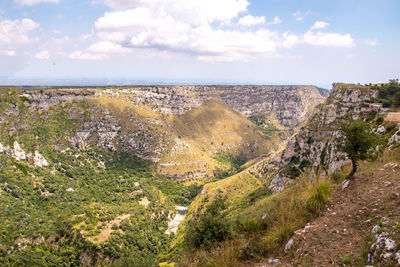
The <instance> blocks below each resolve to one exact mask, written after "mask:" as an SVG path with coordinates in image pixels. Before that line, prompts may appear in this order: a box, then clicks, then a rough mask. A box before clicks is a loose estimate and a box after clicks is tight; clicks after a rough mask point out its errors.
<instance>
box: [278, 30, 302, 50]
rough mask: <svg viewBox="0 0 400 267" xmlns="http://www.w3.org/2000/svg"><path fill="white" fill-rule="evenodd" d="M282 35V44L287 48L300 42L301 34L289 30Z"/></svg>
mask: <svg viewBox="0 0 400 267" xmlns="http://www.w3.org/2000/svg"><path fill="white" fill-rule="evenodd" d="M282 37H283V42H282V45H283V46H284V47H287V48H291V47H293V46H295V45H296V44H298V43H299V42H300V38H299V36H297V35H295V34H290V33H288V32H285V33H284V34H282Z"/></svg>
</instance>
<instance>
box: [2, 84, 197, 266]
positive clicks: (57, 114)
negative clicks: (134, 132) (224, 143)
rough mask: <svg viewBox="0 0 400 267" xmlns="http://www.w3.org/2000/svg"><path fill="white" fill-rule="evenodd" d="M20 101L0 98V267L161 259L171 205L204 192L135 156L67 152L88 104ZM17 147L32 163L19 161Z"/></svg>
mask: <svg viewBox="0 0 400 267" xmlns="http://www.w3.org/2000/svg"><path fill="white" fill-rule="evenodd" d="M20 95H21V92H20V91H18V90H15V89H2V90H1V91H0V110H1V112H2V114H4V115H6V116H3V117H2V120H3V122H2V127H1V128H0V143H1V144H2V151H1V152H2V153H0V164H1V168H0V203H1V205H0V216H1V218H2V220H1V221H2V223H1V225H0V232H1V234H0V264H1V265H9V264H11V265H13V264H17V265H30V266H32V265H39V266H46V265H52V266H58V265H60V264H64V265H73V266H76V265H81V264H83V265H95V264H99V263H102V264H107V263H114V264H116V265H119V264H121V265H123V264H130V263H132V264H133V263H135V264H136V265H137V266H143V265H149V264H152V263H154V262H156V261H157V256H160V257H162V254H163V252H164V251H166V249H168V247H169V242H170V240H171V237H170V236H168V235H165V234H164V232H165V230H166V229H167V223H168V221H169V217H171V216H172V215H173V214H171V212H174V206H175V205H187V204H188V203H189V202H190V201H191V200H192V198H193V197H194V196H195V195H196V194H198V192H199V190H201V187H200V186H198V185H196V184H195V183H193V184H191V185H187V186H186V185H184V184H181V183H179V182H177V181H172V180H169V179H166V178H165V177H163V176H160V175H159V174H158V173H157V168H156V166H155V165H154V164H152V163H149V162H145V161H143V160H141V159H139V158H137V157H135V156H132V155H131V154H127V153H124V152H117V151H111V150H108V149H100V148H96V147H92V148H87V149H85V150H80V149H78V148H76V147H71V145H70V143H69V138H70V137H71V136H72V135H73V133H74V131H76V129H77V128H78V127H79V126H80V125H81V124H82V123H83V121H82V120H84V119H85V118H88V117H90V116H92V115H93V114H89V112H90V110H91V109H90V107H91V106H92V105H93V104H92V103H90V102H88V101H77V102H73V103H70V104H68V105H64V104H62V105H61V104H56V105H53V106H51V107H49V108H48V110H45V111H38V110H33V109H28V108H27V107H26V106H27V104H28V101H29V100H28V99H26V98H24V97H21V96H20ZM18 146H20V147H21V150H22V152H21V151H19V152H20V153H24V154H25V155H26V156H27V158H26V159H19V160H17V159H16V157H15V155H13V153H14V152H13V151H15V150H16V149H17V147H18ZM36 152H38V153H40V154H41V155H42V156H43V157H44V159H45V160H46V161H47V163H48V164H46V165H48V166H42V167H40V166H38V165H35V163H34V161H33V160H32V159H31V158H30V157H29V156H28V155H29V154H35V153H36Z"/></svg>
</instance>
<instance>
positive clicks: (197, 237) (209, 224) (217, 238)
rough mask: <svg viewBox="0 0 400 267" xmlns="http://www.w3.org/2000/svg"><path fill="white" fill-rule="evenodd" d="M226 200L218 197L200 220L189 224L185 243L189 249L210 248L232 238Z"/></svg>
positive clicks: (197, 219) (194, 220)
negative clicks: (215, 243) (216, 243)
mask: <svg viewBox="0 0 400 267" xmlns="http://www.w3.org/2000/svg"><path fill="white" fill-rule="evenodd" d="M225 208H226V206H225V199H224V198H223V197H221V196H220V195H218V196H217V197H216V199H215V200H214V201H213V202H212V203H211V204H210V205H209V206H208V207H207V209H206V211H205V212H204V213H203V214H201V215H200V216H199V217H198V218H196V217H195V218H193V219H192V221H190V222H189V223H188V226H187V229H186V235H185V243H186V245H187V246H189V247H195V248H200V247H209V246H210V245H211V244H212V243H214V242H221V241H224V240H225V239H227V238H229V237H230V236H231V231H232V230H231V228H232V227H231V223H230V222H229V221H228V220H227V219H226V212H225V211H224V210H225Z"/></svg>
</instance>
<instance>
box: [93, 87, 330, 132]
mask: <svg viewBox="0 0 400 267" xmlns="http://www.w3.org/2000/svg"><path fill="white" fill-rule="evenodd" d="M328 92H329V91H328V90H324V89H320V88H317V87H315V86H175V87H167V86H165V87H143V88H142V87H137V88H130V89H123V90H119V89H107V90H103V91H99V94H102V95H108V96H115V97H121V96H123V97H129V98H130V100H131V101H132V103H135V104H147V105H150V106H152V107H153V108H154V109H155V110H157V111H159V112H162V113H168V114H184V113H186V112H187V111H189V110H191V109H192V108H194V107H198V106H200V105H201V104H203V103H204V102H206V101H208V100H217V101H219V102H221V103H224V104H226V105H227V106H229V107H230V108H232V109H233V110H236V111H238V112H240V113H242V114H244V115H245V116H247V117H252V116H257V115H259V114H263V115H269V116H276V119H277V120H278V121H279V123H281V124H282V125H285V126H297V125H299V124H301V123H302V122H304V121H305V119H306V117H307V115H308V114H309V113H310V112H312V110H313V108H314V107H315V106H316V105H317V104H319V103H321V102H322V101H323V100H324V98H325V97H326V96H327V94H328Z"/></svg>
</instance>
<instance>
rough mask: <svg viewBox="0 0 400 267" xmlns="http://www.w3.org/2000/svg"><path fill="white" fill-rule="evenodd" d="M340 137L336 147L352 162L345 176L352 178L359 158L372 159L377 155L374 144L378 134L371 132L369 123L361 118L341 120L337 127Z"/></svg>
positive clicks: (375, 144) (376, 142)
mask: <svg viewBox="0 0 400 267" xmlns="http://www.w3.org/2000/svg"><path fill="white" fill-rule="evenodd" d="M339 130H340V132H341V134H342V137H341V138H340V139H339V142H338V145H337V148H338V149H339V150H340V151H343V152H345V153H346V154H347V156H348V157H349V159H350V160H351V163H352V165H353V166H352V170H351V172H350V174H349V175H348V177H347V178H353V176H354V174H355V173H356V171H357V164H358V161H359V160H374V159H376V157H377V156H378V152H377V151H376V149H375V148H376V146H377V145H378V140H379V139H378V138H379V137H378V135H377V134H376V133H374V132H372V126H371V124H369V123H367V122H365V121H363V120H355V121H350V122H343V123H341V124H340V128H339Z"/></svg>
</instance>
